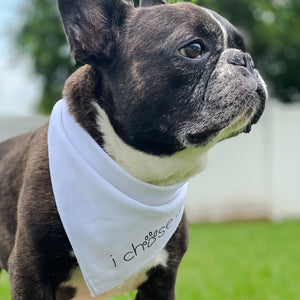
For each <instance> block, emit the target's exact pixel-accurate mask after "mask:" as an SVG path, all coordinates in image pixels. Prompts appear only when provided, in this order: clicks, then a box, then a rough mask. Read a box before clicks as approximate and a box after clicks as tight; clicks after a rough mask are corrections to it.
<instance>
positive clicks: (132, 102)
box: [59, 0, 267, 155]
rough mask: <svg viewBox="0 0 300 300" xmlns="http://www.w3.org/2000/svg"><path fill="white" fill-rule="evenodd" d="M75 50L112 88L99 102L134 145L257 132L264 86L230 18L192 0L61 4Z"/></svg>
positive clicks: (150, 149)
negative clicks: (189, 0) (188, 0)
mask: <svg viewBox="0 0 300 300" xmlns="http://www.w3.org/2000/svg"><path fill="white" fill-rule="evenodd" d="M59 7H60V12H61V16H62V21H63V23H64V28H65V31H66V34H67V37H68V40H69V44H70V49H71V53H72V54H73V56H74V57H75V58H76V59H77V60H79V61H81V62H83V63H86V64H90V65H92V66H94V67H95V68H96V69H97V70H98V71H99V72H100V73H101V76H102V77H103V80H105V81H106V83H107V84H108V86H109V95H110V96H109V103H108V102H107V99H106V100H105V101H103V99H102V100H98V104H99V105H101V107H102V108H103V109H104V110H105V111H106V114H107V116H108V118H109V120H110V123H111V124H112V126H113V128H114V130H115V132H116V133H117V134H118V136H119V137H120V138H121V139H122V140H123V141H124V142H125V143H126V144H128V145H130V146H131V147H133V148H135V149H137V150H140V151H143V152H145V153H149V154H154V155H172V154H174V153H176V152H178V151H181V150H183V149H185V148H190V147H198V148H201V147H204V148H209V147H210V146H212V145H214V144H215V143H216V142H218V141H220V140H222V139H225V138H228V137H231V136H234V135H237V134H239V133H241V132H248V131H250V128H251V125H252V124H254V123H256V122H257V121H258V119H259V117H260V115H261V114H262V111H263V108H264V102H265V99H266V94H267V92H266V86H265V84H264V81H263V80H262V78H261V77H260V75H259V73H258V71H257V70H256V69H255V68H254V64H253V61H252V58H251V56H250V55H249V54H248V53H247V51H246V49H245V46H244V43H243V39H242V37H241V36H240V35H239V33H238V31H237V30H236V29H235V27H234V26H233V25H231V24H230V23H229V22H228V21H227V20H226V19H224V18H223V17H221V16H220V15H218V14H216V13H215V12H213V11H210V10H208V9H205V8H202V7H199V6H196V5H194V4H191V3H186V2H185V3H177V4H171V5H169V4H164V2H163V1H160V0H157V1H149V0H148V1H147V0H144V1H141V7H140V8H134V7H133V6H132V5H129V4H127V3H125V2H124V1H122V0H59Z"/></svg>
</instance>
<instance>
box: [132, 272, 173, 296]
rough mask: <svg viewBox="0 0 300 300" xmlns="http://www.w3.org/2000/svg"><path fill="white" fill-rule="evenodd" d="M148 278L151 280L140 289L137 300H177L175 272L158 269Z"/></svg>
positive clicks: (150, 273)
mask: <svg viewBox="0 0 300 300" xmlns="http://www.w3.org/2000/svg"><path fill="white" fill-rule="evenodd" d="M148 276H149V279H148V280H147V281H146V282H145V283H144V284H142V285H141V286H140V287H139V289H138V293H137V296H136V298H135V299H136V300H175V280H176V274H174V271H173V270H171V269H170V268H165V267H156V268H154V269H152V270H150V271H149V273H148Z"/></svg>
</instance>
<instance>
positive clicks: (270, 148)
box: [187, 102, 300, 222]
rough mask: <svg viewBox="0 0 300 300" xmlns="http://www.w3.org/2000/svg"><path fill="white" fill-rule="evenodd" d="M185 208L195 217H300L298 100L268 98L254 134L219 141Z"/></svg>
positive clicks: (195, 183) (211, 218)
mask: <svg viewBox="0 0 300 300" xmlns="http://www.w3.org/2000/svg"><path fill="white" fill-rule="evenodd" d="M187 212H188V216H189V219H190V220H191V221H192V222H197V221H222V220H239V219H251V218H269V219H282V218H294V217H300V105H283V104H280V103H277V102H270V103H268V105H267V108H266V111H265V113H264V115H263V117H262V119H261V121H260V122H259V123H258V124H257V125H256V126H254V127H253V129H252V132H251V133H250V134H247V135H246V134H242V135H240V136H238V137H236V138H232V139H229V140H227V141H223V142H221V143H220V144H217V145H216V147H215V148H214V149H212V150H211V153H210V162H209V164H208V167H207V169H206V170H205V171H204V172H203V173H201V174H199V175H198V176H196V177H195V178H193V179H192V180H191V182H190V190H189V194H188V199H187Z"/></svg>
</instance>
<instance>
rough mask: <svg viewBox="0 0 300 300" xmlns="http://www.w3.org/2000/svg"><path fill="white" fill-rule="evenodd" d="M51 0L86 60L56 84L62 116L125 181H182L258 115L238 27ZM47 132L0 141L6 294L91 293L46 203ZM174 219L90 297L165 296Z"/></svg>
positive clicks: (176, 244) (51, 204)
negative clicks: (113, 281) (126, 269)
mask: <svg viewBox="0 0 300 300" xmlns="http://www.w3.org/2000/svg"><path fill="white" fill-rule="evenodd" d="M58 4H59V10H60V14H61V19H62V23H63V25H64V30H65V33H66V36H67V39H68V42H69V46H70V52H71V54H72V56H73V57H74V58H75V59H76V60H78V61H80V62H82V63H83V64H84V66H83V67H80V68H79V69H78V70H77V71H76V72H75V73H74V74H72V75H71V76H70V78H69V79H68V80H67V82H66V84H65V87H64V91H63V98H64V99H65V101H66V103H67V109H68V113H69V114H70V116H72V118H73V119H74V120H75V122H76V123H77V124H78V125H79V127H80V128H81V129H83V130H84V132H85V133H87V134H88V135H89V137H91V138H92V140H93V142H95V143H96V144H97V146H98V147H99V148H101V149H103V150H104V151H105V153H106V155H107V156H109V157H110V159H112V160H113V163H116V164H117V165H118V166H119V167H121V168H122V169H123V170H125V172H127V173H128V174H130V176H132V177H133V178H136V179H137V180H139V181H141V182H145V183H146V185H151V186H152V185H153V186H162V188H163V186H172V185H176V184H178V183H180V182H185V181H186V180H188V179H189V178H190V177H192V176H193V175H195V174H196V173H198V172H200V171H201V170H202V169H203V168H204V166H205V163H206V153H207V151H208V150H209V149H210V148H211V147H212V146H214V145H215V144H216V143H217V142H219V141H221V140H224V139H227V138H230V137H232V136H236V135H238V134H240V133H242V132H246V133H248V132H249V131H250V129H251V126H252V125H253V124H255V123H256V122H257V121H258V120H259V118H260V116H261V114H262V112H263V110H264V105H265V100H266V98H267V89H266V85H265V83H264V81H263V79H262V78H261V76H260V74H259V72H258V71H257V70H256V69H255V68H254V64H253V61H252V58H251V56H250V55H249V53H248V52H247V51H246V49H245V46H244V42H243V39H242V37H241V36H240V34H239V33H238V31H237V29H236V28H235V27H234V26H233V25H231V24H230V23H229V22H228V21H227V20H226V19H225V18H223V17H221V16H220V15H218V14H217V13H215V12H213V11H211V10H208V9H205V8H202V7H199V6H196V5H194V4H191V3H187V2H185V3H176V4H166V3H164V2H163V1H161V0H156V1H155V0H142V1H141V2H140V7H139V8H135V7H134V6H133V5H130V4H129V3H125V2H124V1H122V0H59V1H58ZM50 123H51V122H50ZM48 129H49V123H47V124H45V125H44V126H43V127H41V128H40V129H38V130H37V131H34V132H30V133H27V134H23V135H21V136H18V137H15V138H12V139H10V140H8V141H5V142H3V143H1V144H0V236H1V240H0V266H1V268H3V269H6V270H8V273H9V277H10V282H11V296H12V299H13V300H25V299H31V300H34V299H36V300H41V299H43V300H50V299H51V300H53V299H57V300H60V299H61V300H62V299H83V298H80V297H89V296H88V295H89V292H88V289H87V287H86V285H85V284H84V283H80V282H81V281H80V278H79V279H78V281H76V280H75V279H74V278H75V277H74V276H75V275H74V274H76V273H77V274H79V277H82V274H81V273H80V269H79V267H78V259H77V255H76V251H75V252H74V249H73V247H72V243H71V242H70V238H69V237H68V235H67V233H66V230H65V226H64V224H63V222H62V216H61V215H60V214H59V212H58V208H57V204H56V202H55V193H54V191H53V190H54V189H53V187H52V184H53V180H55V177H51V174H50V173H51V172H50V169H49V152H48V147H49V145H48V144H49V143H48V142H47V141H48V138H49V137H48ZM54 156H55V155H54ZM71 164H72V162H71V163H70V165H71ZM62 169H64V166H63V165H62V166H61V170H62ZM76 176H79V177H78V178H80V174H78V175H77V174H76ZM126 176H127V175H126ZM67 177H68V176H66V177H65V179H66V180H67ZM82 177H83V176H82ZM83 179H84V178H83ZM132 180H134V179H132ZM62 181H64V179H63V180H62ZM63 183H64V182H63ZM180 218H181V219H180V220H179V221H178V226H176V228H175V232H174V233H172V235H171V237H170V239H169V240H168V241H167V243H166V245H164V247H163V249H161V250H160V252H159V253H158V254H157V255H156V256H155V257H154V258H153V259H151V260H150V261H149V262H148V263H147V265H145V266H144V267H143V268H142V269H140V270H138V272H136V273H135V274H132V276H130V277H129V278H127V277H126V278H125V279H124V281H123V282H122V283H120V284H118V285H117V286H112V288H111V289H110V290H107V291H105V292H104V293H102V294H100V295H97V297H98V298H97V299H106V298H107V297H109V296H111V295H113V294H117V293H122V292H126V291H129V290H135V289H137V295H136V299H137V300H174V299H175V289H174V287H175V281H176V273H177V268H178V266H179V264H180V261H181V259H182V257H183V255H184V253H185V251H186V249H187V244H188V229H187V224H186V220H185V217H184V214H183V216H182V217H180ZM171 220H173V219H171ZM76 222H77V223H78V224H79V226H81V223H80V222H81V221H80V220H76ZM169 226H171V225H170V222H168V223H167V224H165V226H163V227H161V228H160V229H159V230H158V231H155V232H153V234H156V235H159V234H160V236H162V235H163V233H164V231H165V230H166V228H169ZM136 227H139V224H136ZM141 227H142V226H141ZM150 235H151V234H150V233H149V236H147V237H146V238H145V239H146V240H147V238H150ZM156 238H158V236H157V237H156ZM141 245H142V244H141ZM148 246H149V244H148ZM132 247H133V244H132ZM141 249H142V248H141V247H140V249H139V250H138V251H141ZM143 249H144V248H143ZM133 250H135V251H137V250H136V248H134V249H133ZM133 250H131V252H130V251H129V252H127V253H126V254H127V256H126V254H125V255H124V259H125V258H126V259H127V260H130V259H131V258H133V255H134V254H137V253H134V251H133ZM111 263H112V264H113V263H114V267H116V266H117V263H118V262H117V260H116V258H114V257H112V258H111ZM68 282H71V283H68ZM85 293H86V294H85ZM94 296H95V295H94ZM84 299H87V298H84Z"/></svg>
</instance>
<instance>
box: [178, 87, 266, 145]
mask: <svg viewBox="0 0 300 300" xmlns="http://www.w3.org/2000/svg"><path fill="white" fill-rule="evenodd" d="M257 93H258V95H259V98H260V99H261V101H260V102H259V104H258V107H256V108H254V107H253V106H245V107H243V108H242V109H241V110H240V112H239V113H238V114H237V116H236V117H235V118H234V119H233V120H231V121H227V122H223V123H221V124H218V125H214V126H213V127H212V128H207V129H205V130H202V131H198V132H196V133H189V134H187V135H185V137H184V144H185V146H192V147H210V146H213V145H214V144H216V143H218V142H220V141H223V140H225V139H228V138H231V137H234V136H237V135H239V134H240V133H249V132H250V131H251V128H252V125H254V124H256V123H257V122H258V120H259V118H260V117H261V115H262V113H263V110H264V106H265V101H264V99H265V98H266V94H265V92H264V91H263V90H262V91H257Z"/></svg>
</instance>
